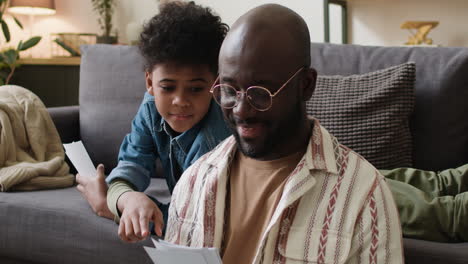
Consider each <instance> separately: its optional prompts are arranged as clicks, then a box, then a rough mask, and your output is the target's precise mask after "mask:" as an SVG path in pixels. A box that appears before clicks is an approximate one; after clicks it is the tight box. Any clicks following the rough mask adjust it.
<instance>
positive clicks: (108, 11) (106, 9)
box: [91, 0, 116, 37]
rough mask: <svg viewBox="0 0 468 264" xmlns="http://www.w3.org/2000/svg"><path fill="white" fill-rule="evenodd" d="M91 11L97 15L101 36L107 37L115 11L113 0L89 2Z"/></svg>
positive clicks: (109, 33) (92, 0)
mask: <svg viewBox="0 0 468 264" xmlns="http://www.w3.org/2000/svg"><path fill="white" fill-rule="evenodd" d="M91 2H92V4H93V9H94V11H95V12H97V13H98V15H99V18H98V23H99V26H100V27H101V30H102V31H103V33H104V34H103V36H106V37H109V36H110V35H111V31H112V16H113V15H114V11H115V5H116V3H115V0H91Z"/></svg>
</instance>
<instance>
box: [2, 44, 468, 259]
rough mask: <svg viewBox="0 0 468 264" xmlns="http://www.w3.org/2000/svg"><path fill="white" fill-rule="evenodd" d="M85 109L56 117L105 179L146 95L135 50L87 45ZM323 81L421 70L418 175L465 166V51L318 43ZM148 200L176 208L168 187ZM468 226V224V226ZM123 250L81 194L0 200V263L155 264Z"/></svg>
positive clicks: (443, 252)
mask: <svg viewBox="0 0 468 264" xmlns="http://www.w3.org/2000/svg"><path fill="white" fill-rule="evenodd" d="M82 49H83V52H82V53H83V57H82V63H81V69H80V95H79V102H80V106H79V107H78V106H72V107H61V108H52V109H49V110H50V113H51V115H52V118H53V120H54V122H55V124H56V126H57V129H58V130H59V133H60V135H61V137H62V140H63V141H64V142H71V141H76V140H80V139H81V140H82V141H83V142H84V144H85V146H86V148H87V149H88V151H89V153H90V156H91V158H92V160H93V161H94V162H95V163H96V164H97V163H98V162H100V163H104V164H105V166H106V172H107V173H109V171H110V170H111V169H112V168H113V167H114V166H115V165H116V158H117V153H118V149H119V145H120V143H121V140H122V138H123V136H124V135H125V133H127V132H128V131H129V129H130V122H131V119H132V118H133V116H134V114H135V112H136V110H137V108H138V105H139V103H140V100H141V98H142V96H143V93H144V91H145V84H144V78H143V76H144V75H143V72H142V60H141V57H140V56H139V55H138V53H137V50H136V48H135V47H127V46H107V45H95V46H84V47H83V48H82ZM312 49H313V67H315V68H316V69H317V70H318V72H319V74H322V75H335V74H342V75H349V74H358V73H365V72H370V71H374V70H378V69H382V68H386V67H389V66H392V65H396V64H400V63H403V62H406V61H414V62H416V69H417V73H416V84H415V90H416V104H415V105H416V106H415V112H414V115H413V116H412V118H411V130H412V136H413V143H414V153H413V160H414V166H415V167H418V168H422V169H431V170H440V169H445V168H450V167H455V166H458V165H460V164H463V163H468V118H466V116H467V114H468V104H467V102H468V49H467V48H406V47H367V46H355V45H329V44H313V46H312ZM149 192H150V193H151V194H152V195H154V196H157V197H159V198H161V199H166V200H167V199H169V194H168V192H167V190H166V189H165V186H164V183H163V181H162V180H161V179H154V180H153V182H152V185H151V188H150V190H149ZM467 221H468V219H467ZM147 244H149V241H144V242H141V243H137V244H125V243H123V242H120V240H119V239H118V237H117V225H116V224H115V223H113V222H112V221H110V220H107V219H103V218H99V217H97V216H95V215H94V214H93V213H92V211H91V209H90V208H89V206H88V205H87V203H86V202H85V201H84V200H83V199H82V198H81V196H80V195H79V193H78V192H77V191H76V189H75V188H66V189H59V190H49V191H36V192H18V193H0V262H1V263H150V259H149V258H148V257H147V256H146V254H145V252H144V250H143V248H142V245H147ZM404 250H405V257H406V263H444V264H450V263H467V262H468V243H457V244H447V243H436V242H429V241H422V240H416V239H409V238H405V239H404Z"/></svg>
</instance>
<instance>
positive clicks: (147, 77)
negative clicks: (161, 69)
mask: <svg viewBox="0 0 468 264" xmlns="http://www.w3.org/2000/svg"><path fill="white" fill-rule="evenodd" d="M152 78H153V76H152V75H151V72H148V71H145V80H146V91H148V93H149V94H151V95H152V96H154V92H153V79H152Z"/></svg>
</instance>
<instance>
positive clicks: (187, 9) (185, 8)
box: [139, 2, 229, 75]
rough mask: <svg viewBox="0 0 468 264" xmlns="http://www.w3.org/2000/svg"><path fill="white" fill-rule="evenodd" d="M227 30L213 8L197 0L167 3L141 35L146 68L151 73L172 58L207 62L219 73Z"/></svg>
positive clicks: (191, 62)
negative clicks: (195, 1) (220, 51)
mask: <svg viewBox="0 0 468 264" xmlns="http://www.w3.org/2000/svg"><path fill="white" fill-rule="evenodd" d="M228 30H229V26H228V25H226V24H224V23H222V22H221V18H220V17H219V16H217V15H214V14H213V13H212V12H211V9H210V8H205V7H201V6H199V5H197V4H195V3H194V2H188V3H184V2H171V3H167V4H164V5H162V7H161V12H160V13H159V14H157V15H156V16H154V17H153V18H151V20H150V21H149V22H148V23H146V24H145V26H144V28H143V32H142V33H141V34H140V42H139V49H140V52H141V54H142V55H143V57H144V59H145V70H146V71H149V72H150V71H152V70H153V68H154V66H155V65H156V64H158V63H164V62H170V61H171V62H176V63H182V64H203V65H208V67H209V69H210V71H212V72H213V73H214V74H215V75H216V74H217V73H218V54H219V50H220V48H221V43H222V42H223V40H224V37H225V36H226V33H227V32H228Z"/></svg>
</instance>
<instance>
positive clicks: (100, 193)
mask: <svg viewBox="0 0 468 264" xmlns="http://www.w3.org/2000/svg"><path fill="white" fill-rule="evenodd" d="M105 178H106V176H105V175H104V165H102V164H99V166H98V167H97V175H96V177H93V176H92V175H80V174H77V175H76V182H77V183H78V185H77V186H76V188H77V189H78V191H80V192H81V195H82V196H83V197H84V198H85V199H86V200H87V201H88V203H89V205H90V206H91V208H92V209H93V211H94V213H96V214H97V215H99V216H101V217H106V218H109V219H114V215H113V214H112V212H111V211H110V210H109V207H107V200H106V199H107V184H106V182H105Z"/></svg>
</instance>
